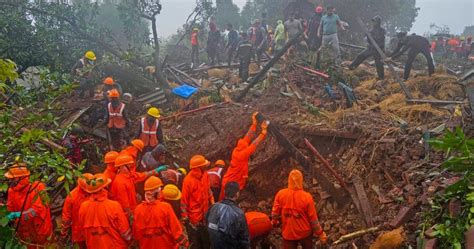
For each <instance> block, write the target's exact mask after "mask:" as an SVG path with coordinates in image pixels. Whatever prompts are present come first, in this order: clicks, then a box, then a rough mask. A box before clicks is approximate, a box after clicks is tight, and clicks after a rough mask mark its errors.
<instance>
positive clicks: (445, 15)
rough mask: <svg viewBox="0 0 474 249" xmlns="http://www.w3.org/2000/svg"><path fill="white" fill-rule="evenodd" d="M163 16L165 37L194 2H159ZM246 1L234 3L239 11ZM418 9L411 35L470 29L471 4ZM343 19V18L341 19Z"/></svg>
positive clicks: (434, 2)
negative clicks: (434, 29) (438, 29)
mask: <svg viewBox="0 0 474 249" xmlns="http://www.w3.org/2000/svg"><path fill="white" fill-rule="evenodd" d="M161 2H162V5H163V12H162V14H161V15H159V17H158V22H159V23H158V32H159V34H160V36H161V37H167V36H169V35H171V34H173V33H174V32H176V29H178V28H179V27H181V26H182V25H183V23H184V21H185V20H186V18H187V16H188V15H189V14H190V13H191V11H192V10H193V8H194V6H195V0H162V1H161ZM245 2H246V0H234V3H235V4H237V5H238V6H239V7H240V8H242V7H243V6H244V5H245ZM417 6H418V7H419V8H420V11H419V13H418V17H417V18H416V21H415V23H414V25H413V28H412V30H411V31H412V32H415V33H418V34H423V33H425V32H427V31H429V29H430V24H431V23H435V24H437V25H439V26H442V25H447V26H448V27H450V29H451V32H452V33H456V34H458V33H461V32H462V31H463V30H464V27H465V26H469V25H474V0H417ZM342 18H344V17H342Z"/></svg>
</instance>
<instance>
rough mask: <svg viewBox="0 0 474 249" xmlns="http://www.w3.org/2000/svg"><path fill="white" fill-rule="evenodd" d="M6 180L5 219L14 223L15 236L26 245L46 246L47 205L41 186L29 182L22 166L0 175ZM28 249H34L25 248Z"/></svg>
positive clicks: (48, 232)
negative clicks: (15, 228)
mask: <svg viewBox="0 0 474 249" xmlns="http://www.w3.org/2000/svg"><path fill="white" fill-rule="evenodd" d="M4 176H5V177H6V178H7V179H8V186H9V188H8V199H7V210H8V212H10V213H8V215H7V218H8V220H9V221H10V220H14V221H15V222H14V226H16V227H17V228H18V230H17V232H16V236H18V238H19V239H21V240H22V241H25V242H27V243H31V244H35V245H39V246H46V245H48V239H49V238H50V237H51V236H52V234H53V224H52V223H51V213H50V210H49V206H48V205H47V204H45V203H43V201H42V200H41V195H43V194H46V186H45V184H44V183H42V182H39V181H35V182H33V183H30V171H29V170H28V169H27V168H26V164H24V163H18V164H14V165H13V166H11V167H10V168H9V169H8V171H7V172H6V173H5V174H4ZM28 248H37V247H36V246H28Z"/></svg>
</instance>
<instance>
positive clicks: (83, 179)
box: [77, 173, 94, 191]
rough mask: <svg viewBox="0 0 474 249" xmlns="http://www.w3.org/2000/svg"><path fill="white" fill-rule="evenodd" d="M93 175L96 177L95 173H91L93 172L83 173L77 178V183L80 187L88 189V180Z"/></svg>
mask: <svg viewBox="0 0 474 249" xmlns="http://www.w3.org/2000/svg"><path fill="white" fill-rule="evenodd" d="M93 177H94V175H93V174H91V173H84V174H82V176H81V177H79V178H78V179H77V185H79V187H80V188H81V189H82V190H84V191H86V189H87V182H89V181H90V180H91V179H92V178H93Z"/></svg>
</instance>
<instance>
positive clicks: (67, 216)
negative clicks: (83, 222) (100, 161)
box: [61, 173, 94, 249]
mask: <svg viewBox="0 0 474 249" xmlns="http://www.w3.org/2000/svg"><path fill="white" fill-rule="evenodd" d="M92 177H94V176H93V175H92V174H89V173H84V174H82V177H80V178H79V179H77V186H76V187H75V188H74V189H73V190H72V191H71V192H70V193H69V195H68V196H67V197H66V200H65V201H64V205H63V212H62V216H61V217H62V222H61V238H62V240H63V241H65V240H66V238H67V236H68V235H69V230H71V237H72V238H71V240H72V243H73V244H74V247H75V248H76V247H77V248H80V249H85V248H86V240H85V238H84V234H83V231H82V228H81V227H80V225H79V220H78V219H79V208H80V207H81V204H82V203H83V202H84V201H86V200H87V198H88V197H89V194H88V193H87V192H86V188H87V181H88V180H90V179H92Z"/></svg>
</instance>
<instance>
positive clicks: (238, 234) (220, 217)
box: [207, 182, 250, 249]
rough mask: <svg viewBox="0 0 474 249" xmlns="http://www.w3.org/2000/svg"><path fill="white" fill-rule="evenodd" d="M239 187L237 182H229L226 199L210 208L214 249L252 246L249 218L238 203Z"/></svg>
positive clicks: (208, 222)
mask: <svg viewBox="0 0 474 249" xmlns="http://www.w3.org/2000/svg"><path fill="white" fill-rule="evenodd" d="M239 188H240V187H239V184H238V183H237V182H229V183H227V184H226V185H225V189H224V192H225V199H224V200H223V201H221V202H218V203H216V204H214V205H213V206H212V207H211V208H210V209H209V212H208V214H207V230H208V231H209V237H210V240H211V246H212V248H213V249H247V248H249V246H250V239H249V230H248V225H247V220H246V218H245V214H244V212H243V211H242V209H240V208H239V207H238V206H237V204H236V200H237V198H239V194H240V191H239Z"/></svg>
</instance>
